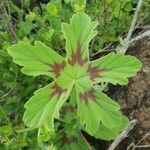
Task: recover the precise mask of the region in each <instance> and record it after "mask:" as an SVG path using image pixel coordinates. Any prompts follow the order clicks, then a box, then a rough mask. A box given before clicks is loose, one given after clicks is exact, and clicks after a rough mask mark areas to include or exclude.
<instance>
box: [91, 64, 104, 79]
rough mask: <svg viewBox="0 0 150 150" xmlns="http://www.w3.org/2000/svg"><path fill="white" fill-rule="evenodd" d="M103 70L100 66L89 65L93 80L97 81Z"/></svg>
mask: <svg viewBox="0 0 150 150" xmlns="http://www.w3.org/2000/svg"><path fill="white" fill-rule="evenodd" d="M101 71H102V70H100V69H99V68H98V67H93V66H92V65H91V64H89V65H88V73H89V76H90V79H91V80H92V81H95V79H96V78H98V77H100V73H101Z"/></svg>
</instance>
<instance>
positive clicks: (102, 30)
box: [0, 0, 150, 150]
mask: <svg viewBox="0 0 150 150" xmlns="http://www.w3.org/2000/svg"><path fill="white" fill-rule="evenodd" d="M136 4H137V0H101V1H99V0H87V1H85V0H50V1H49V0H41V1H40V0H33V1H31V0H20V1H18V0H2V1H0V14H1V15H0V147H1V148H2V149H13V150H14V149H22V148H28V149H34V150H35V149H52V146H50V145H48V144H43V143H37V131H35V130H32V129H28V128H26V127H25V125H24V124H23V122H22V115H23V112H24V103H25V102H26V101H27V100H28V99H29V97H31V96H32V93H33V91H35V90H36V89H38V88H39V87H42V86H44V85H46V84H47V83H49V82H50V79H49V78H47V77H45V76H44V77H41V76H40V77H29V76H26V75H23V74H22V73H21V72H20V67H19V66H17V65H16V64H14V63H12V60H11V58H10V56H9V55H8V53H7V51H6V49H7V48H8V47H9V46H10V45H11V44H13V43H16V42H17V41H18V40H23V41H25V42H31V43H33V42H34V41H35V40H40V41H42V42H44V43H45V44H46V45H48V46H51V47H53V49H55V50H56V51H57V52H58V53H60V54H61V55H64V53H65V51H64V44H65V41H64V39H63V36H62V33H61V31H60V23H61V22H62V21H65V22H69V19H70V17H71V16H72V14H73V13H75V12H79V11H85V12H86V13H87V14H89V15H90V16H91V17H92V18H93V19H98V21H99V26H98V31H99V34H98V35H97V36H96V37H95V39H94V40H93V41H92V42H91V46H90V50H91V51H90V53H91V54H93V53H95V52H96V51H95V50H98V49H102V48H104V47H105V46H107V45H109V44H113V45H114V46H115V45H117V44H120V45H121V44H122V41H123V40H122V39H123V38H124V36H125V35H126V33H127V31H128V29H129V26H130V23H131V21H132V16H133V12H134V9H133V8H135V6H136ZM147 5H150V2H149V1H148V0H147V1H145V5H144V6H143V11H142V13H141V14H140V15H141V16H140V18H139V24H140V25H142V24H145V23H148V22H150V20H148V18H150V17H149V13H148V11H149V10H148V8H149V7H147ZM66 119H67V118H66ZM71 123H73V122H71ZM43 130H44V129H43ZM68 132H70V131H68ZM49 135H50V136H51V137H53V136H55V135H53V133H49ZM81 141H82V140H81ZM12 143H13V144H12ZM81 145H82V143H81ZM53 149H55V148H54V147H53Z"/></svg>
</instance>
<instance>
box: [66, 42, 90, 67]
mask: <svg viewBox="0 0 150 150" xmlns="http://www.w3.org/2000/svg"><path fill="white" fill-rule="evenodd" d="M68 62H69V64H71V65H75V64H79V65H80V66H83V65H84V64H85V63H86V62H87V58H83V57H82V53H81V45H80V44H78V48H77V50H76V51H75V52H73V53H72V56H71V59H70V60H68Z"/></svg>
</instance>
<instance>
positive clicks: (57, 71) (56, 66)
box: [49, 61, 66, 78]
mask: <svg viewBox="0 0 150 150" xmlns="http://www.w3.org/2000/svg"><path fill="white" fill-rule="evenodd" d="M49 66H50V67H51V69H52V70H51V72H53V73H54V74H55V77H56V78H57V77H59V76H60V73H61V71H62V70H63V69H64V67H65V66H66V63H65V61H63V62H62V63H54V64H52V65H51V64H49Z"/></svg>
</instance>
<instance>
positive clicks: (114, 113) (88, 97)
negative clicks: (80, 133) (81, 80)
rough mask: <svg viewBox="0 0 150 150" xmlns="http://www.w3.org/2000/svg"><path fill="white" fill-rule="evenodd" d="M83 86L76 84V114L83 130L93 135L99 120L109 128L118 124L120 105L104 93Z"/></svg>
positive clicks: (120, 115) (97, 127)
mask: <svg viewBox="0 0 150 150" xmlns="http://www.w3.org/2000/svg"><path fill="white" fill-rule="evenodd" d="M84 87H85V86H82V87H81V86H76V97H77V108H78V110H77V115H78V116H79V120H80V123H81V125H82V126H84V129H85V131H87V132H88V133H89V134H91V135H94V134H95V133H96V132H97V131H98V129H99V125H100V122H101V123H102V124H103V125H104V126H106V127H107V128H109V129H112V128H114V127H116V126H118V124H119V123H121V120H122V114H121V112H120V111H119V109H120V106H119V105H118V104H117V103H116V102H115V101H113V100H111V99H110V98H109V97H108V96H107V95H106V94H104V93H102V92H99V91H97V90H96V89H94V88H92V87H89V88H88V89H87V87H86V88H84Z"/></svg>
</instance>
